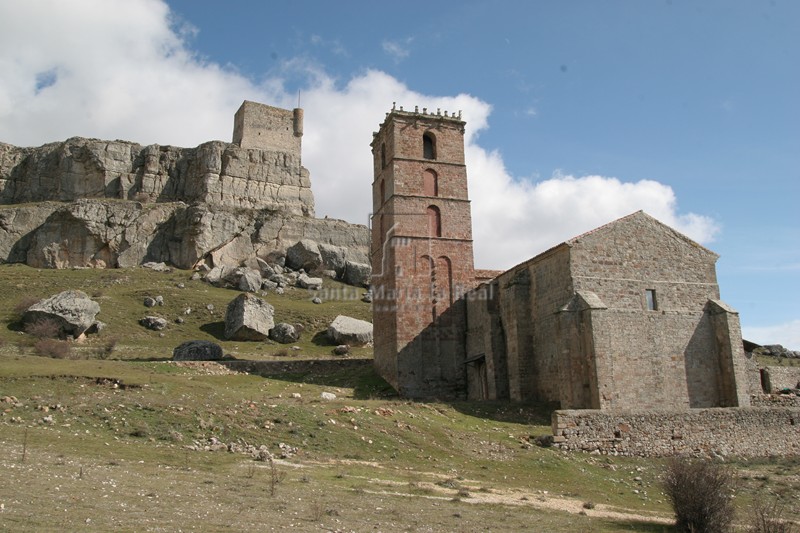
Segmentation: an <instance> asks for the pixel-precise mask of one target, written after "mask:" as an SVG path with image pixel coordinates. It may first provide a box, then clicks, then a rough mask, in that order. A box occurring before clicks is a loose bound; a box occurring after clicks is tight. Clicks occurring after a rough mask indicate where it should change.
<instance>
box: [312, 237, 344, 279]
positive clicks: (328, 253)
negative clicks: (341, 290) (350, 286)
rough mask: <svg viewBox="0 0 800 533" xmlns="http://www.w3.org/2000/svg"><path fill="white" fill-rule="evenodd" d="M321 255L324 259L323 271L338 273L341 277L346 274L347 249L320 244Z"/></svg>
mask: <svg viewBox="0 0 800 533" xmlns="http://www.w3.org/2000/svg"><path fill="white" fill-rule="evenodd" d="M319 254H320V257H322V268H323V269H325V270H333V271H334V272H336V276H341V275H342V274H343V273H344V268H345V262H346V261H345V257H346V256H347V248H345V247H343V246H335V245H333V244H320V245H319Z"/></svg>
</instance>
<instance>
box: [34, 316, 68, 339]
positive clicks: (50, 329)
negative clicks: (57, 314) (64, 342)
mask: <svg viewBox="0 0 800 533" xmlns="http://www.w3.org/2000/svg"><path fill="white" fill-rule="evenodd" d="M25 333H27V334H28V335H31V336H33V337H36V338H37V339H57V338H58V337H60V336H61V325H60V324H59V323H58V321H56V320H53V319H52V318H37V319H36V320H34V321H33V322H29V323H28V324H25Z"/></svg>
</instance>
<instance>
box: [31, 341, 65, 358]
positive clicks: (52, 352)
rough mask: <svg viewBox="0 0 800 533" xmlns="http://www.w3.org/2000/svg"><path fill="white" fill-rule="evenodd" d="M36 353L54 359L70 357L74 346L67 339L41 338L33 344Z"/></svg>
mask: <svg viewBox="0 0 800 533" xmlns="http://www.w3.org/2000/svg"><path fill="white" fill-rule="evenodd" d="M33 349H34V350H36V353H37V354H39V355H42V356H44V357H52V358H53V359H69V358H70V357H71V356H72V347H71V346H70V345H69V343H68V342H67V341H60V340H56V339H39V340H38V341H36V343H35V344H34V345H33Z"/></svg>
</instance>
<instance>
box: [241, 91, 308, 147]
mask: <svg viewBox="0 0 800 533" xmlns="http://www.w3.org/2000/svg"><path fill="white" fill-rule="evenodd" d="M302 137H303V110H302V109H299V108H297V109H293V110H291V111H290V110H288V109H280V108H278V107H272V106H269V105H266V104H260V103H258V102H251V101H249V100H245V101H244V102H243V103H242V105H241V106H240V107H239V109H238V111H236V114H235V115H234V116H233V143H234V144H238V145H239V146H241V147H242V148H256V149H259V150H270V151H276V152H283V153H286V154H288V155H290V156H291V157H296V158H297V160H298V161H299V160H300V153H301V142H302Z"/></svg>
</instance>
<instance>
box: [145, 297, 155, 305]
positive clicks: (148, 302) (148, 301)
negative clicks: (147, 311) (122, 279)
mask: <svg viewBox="0 0 800 533" xmlns="http://www.w3.org/2000/svg"><path fill="white" fill-rule="evenodd" d="M144 306H145V307H155V306H156V299H155V298H150V297H149V296H148V297H147V298H145V299H144Z"/></svg>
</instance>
